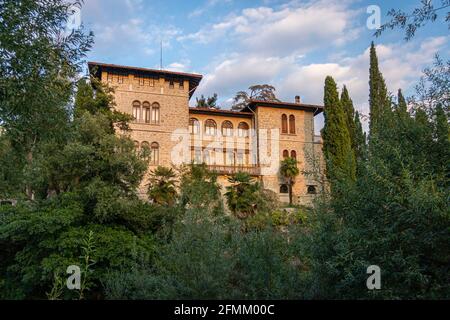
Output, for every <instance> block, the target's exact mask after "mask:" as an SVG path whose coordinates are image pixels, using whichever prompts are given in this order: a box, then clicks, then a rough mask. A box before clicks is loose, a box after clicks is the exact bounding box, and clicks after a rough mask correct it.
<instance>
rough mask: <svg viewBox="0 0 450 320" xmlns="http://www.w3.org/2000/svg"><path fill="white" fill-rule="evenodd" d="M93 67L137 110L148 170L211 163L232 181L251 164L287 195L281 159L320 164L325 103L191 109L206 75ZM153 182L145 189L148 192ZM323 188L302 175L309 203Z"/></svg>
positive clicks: (134, 126)
mask: <svg viewBox="0 0 450 320" xmlns="http://www.w3.org/2000/svg"><path fill="white" fill-rule="evenodd" d="M89 69H90V71H91V73H93V74H95V75H96V76H97V77H99V78H100V79H101V80H102V81H103V82H107V83H108V84H109V85H110V86H111V87H113V88H114V89H115V102H116V108H117V110H119V111H122V112H125V113H129V114H131V115H133V116H135V121H133V122H132V123H131V124H130V127H131V132H130V133H129V134H130V137H131V139H133V140H134V141H135V144H136V146H137V147H142V146H143V145H147V146H149V147H150V148H151V150H152V153H151V161H150V167H149V171H148V172H151V170H153V169H155V168H156V167H157V166H158V165H161V166H167V167H170V166H174V165H177V164H180V163H191V162H197V163H199V162H204V163H206V164H207V165H208V166H209V167H210V168H211V169H212V170H215V171H216V172H217V173H218V174H219V175H220V176H219V179H218V181H219V182H221V183H223V184H224V185H225V184H226V181H227V177H228V176H229V175H231V174H233V173H235V172H237V171H245V172H248V173H250V174H251V175H252V176H254V177H255V178H257V179H259V180H260V181H261V183H262V184H263V186H264V188H266V189H269V190H272V191H274V192H276V193H277V194H279V197H280V200H281V201H284V202H286V201H288V195H287V194H286V186H285V185H284V181H283V179H282V178H281V177H279V174H278V172H279V164H280V160H282V159H283V157H285V156H286V155H289V156H293V157H296V158H297V160H298V163H299V168H300V171H301V172H309V171H311V170H312V169H313V168H314V167H315V166H317V165H320V159H321V142H320V141H318V140H317V138H316V137H315V136H314V116H315V115H317V114H319V113H320V112H321V111H322V110H323V107H321V106H315V105H307V104H302V103H300V101H297V102H296V103H284V102H276V103H275V102H264V101H251V102H250V103H249V105H248V107H246V108H244V109H243V110H242V111H240V112H233V111H227V110H217V109H201V108H190V107H189V100H190V98H191V96H192V94H193V92H194V91H195V89H196V87H197V86H198V84H199V82H200V81H201V78H202V76H201V75H198V74H187V73H177V72H170V71H164V70H152V69H142V68H134V67H126V66H117V65H109V64H102V63H89ZM174 150H175V151H176V152H175V151H174ZM180 150H181V151H180ZM316 161H317V163H319V164H317V163H315V162H316ZM145 180H146V179H145ZM146 184H147V182H146V181H144V182H143V184H142V188H141V190H140V192H141V194H142V195H143V196H144V194H145V185H146ZM320 189H321V187H320V182H319V181H318V180H317V179H316V178H314V177H311V176H310V175H305V174H300V175H299V176H298V177H297V179H296V181H295V184H294V187H293V195H294V200H295V202H296V203H300V204H308V203H309V202H310V201H311V199H312V198H313V197H314V193H316V192H318V191H319V190H320Z"/></svg>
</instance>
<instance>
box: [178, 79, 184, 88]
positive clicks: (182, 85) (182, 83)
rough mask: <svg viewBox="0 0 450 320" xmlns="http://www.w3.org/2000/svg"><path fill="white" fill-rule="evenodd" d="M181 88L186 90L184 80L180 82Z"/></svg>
mask: <svg viewBox="0 0 450 320" xmlns="http://www.w3.org/2000/svg"><path fill="white" fill-rule="evenodd" d="M179 88H180V89H184V81H183V80H181V81H180V87H179Z"/></svg>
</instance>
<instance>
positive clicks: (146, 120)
mask: <svg viewBox="0 0 450 320" xmlns="http://www.w3.org/2000/svg"><path fill="white" fill-rule="evenodd" d="M144 113H145V115H144V117H145V123H150V116H151V114H150V113H151V112H150V108H145V109H144Z"/></svg>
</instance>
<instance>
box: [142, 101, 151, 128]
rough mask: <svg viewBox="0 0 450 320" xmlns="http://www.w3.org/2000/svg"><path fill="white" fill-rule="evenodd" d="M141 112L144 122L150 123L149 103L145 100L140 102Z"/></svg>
mask: <svg viewBox="0 0 450 320" xmlns="http://www.w3.org/2000/svg"><path fill="white" fill-rule="evenodd" d="M142 113H143V115H142V116H143V118H144V121H145V123H150V103H148V102H147V101H145V102H144V103H143V104H142Z"/></svg>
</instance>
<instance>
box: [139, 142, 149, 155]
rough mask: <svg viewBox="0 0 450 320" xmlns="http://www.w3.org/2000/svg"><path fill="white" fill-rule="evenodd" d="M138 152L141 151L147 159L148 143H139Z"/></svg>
mask: <svg viewBox="0 0 450 320" xmlns="http://www.w3.org/2000/svg"><path fill="white" fill-rule="evenodd" d="M140 152H142V153H143V155H144V158H145V160H148V156H149V155H150V143H148V142H147V141H143V142H142V143H141V149H140Z"/></svg>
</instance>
